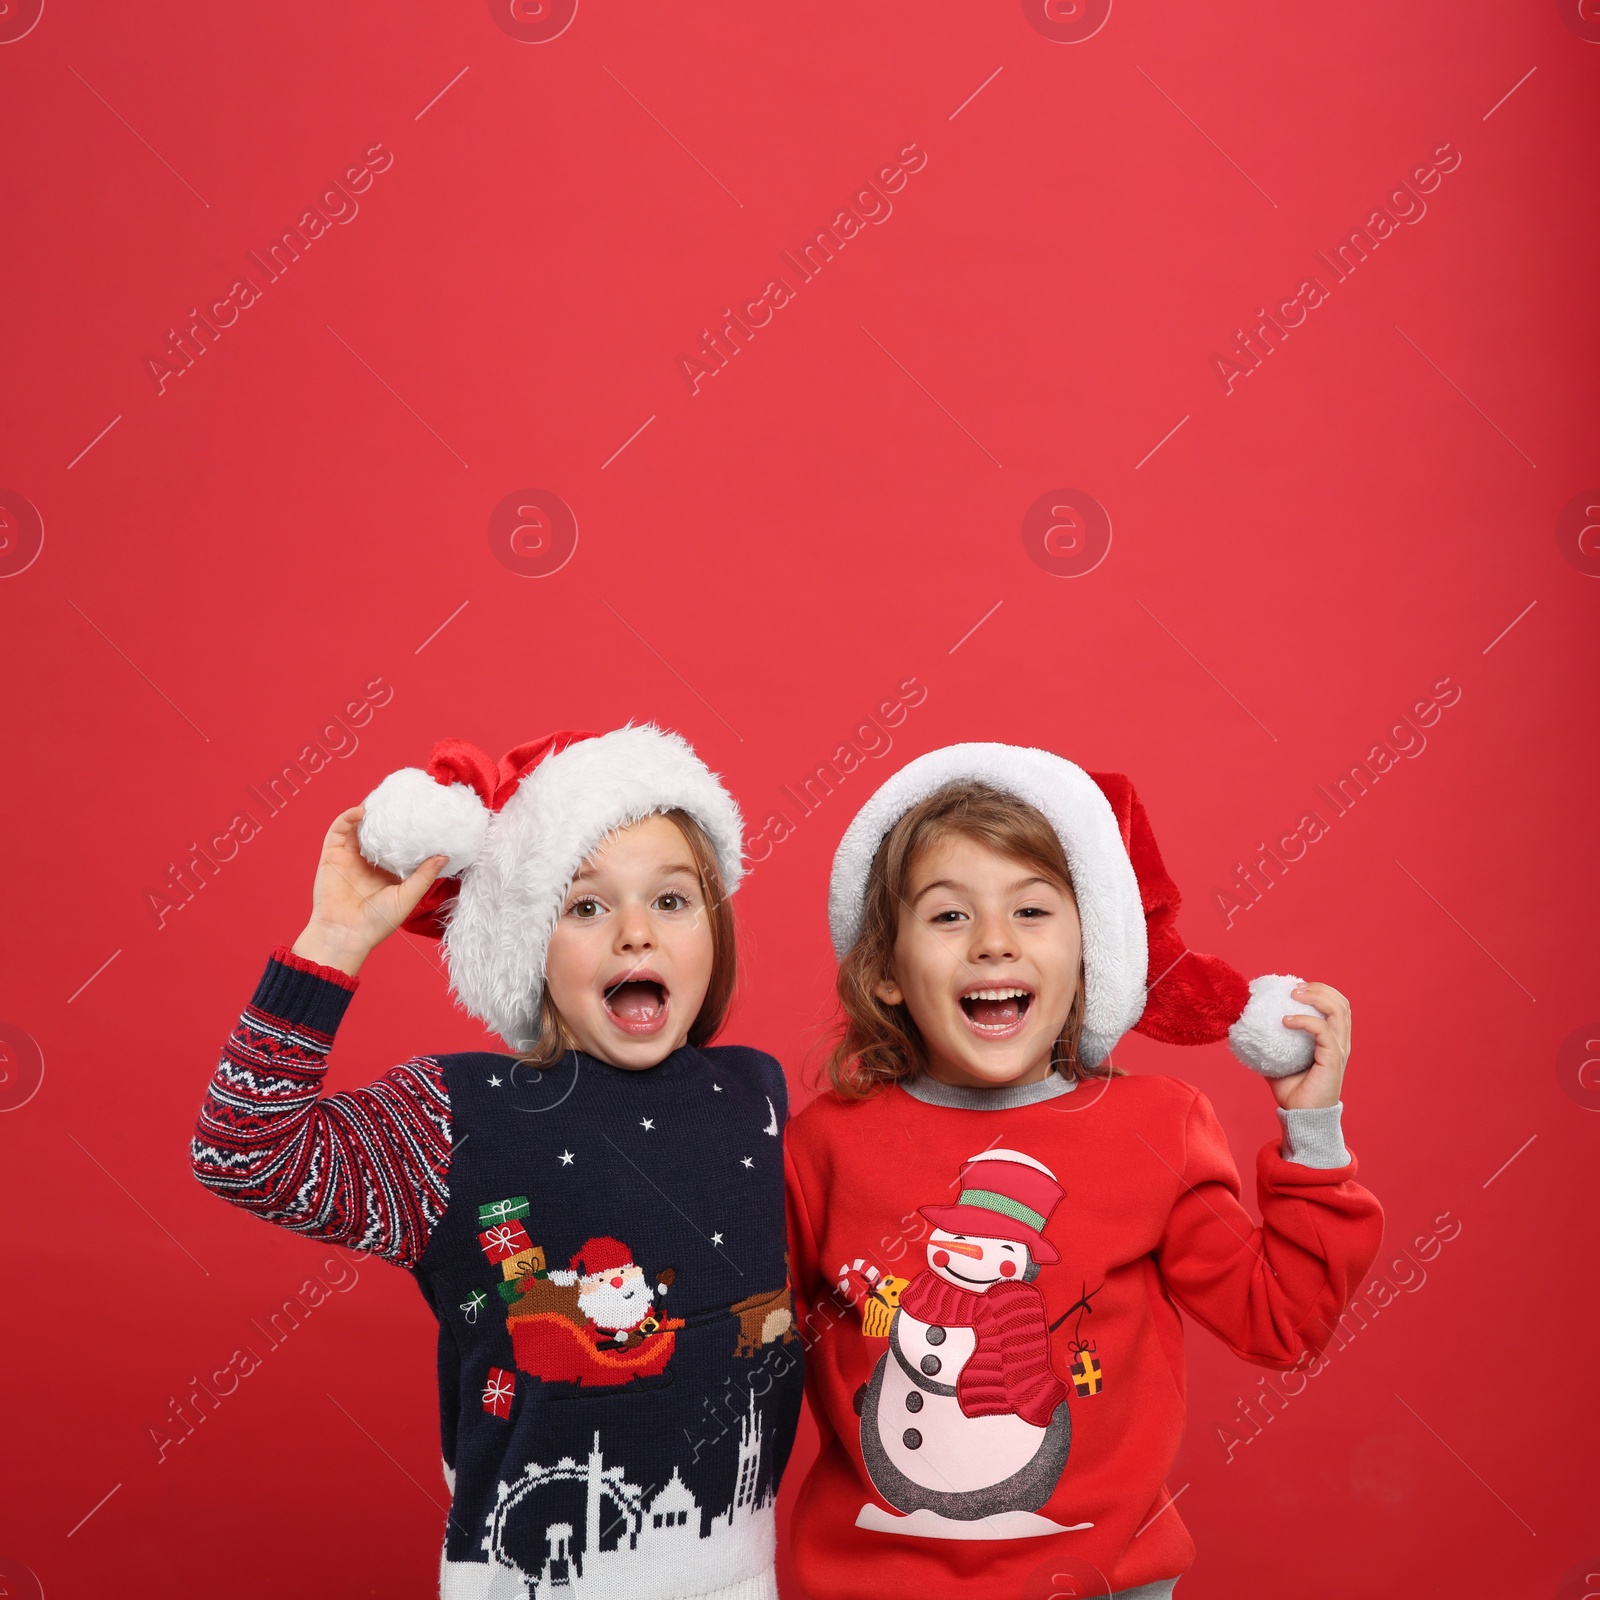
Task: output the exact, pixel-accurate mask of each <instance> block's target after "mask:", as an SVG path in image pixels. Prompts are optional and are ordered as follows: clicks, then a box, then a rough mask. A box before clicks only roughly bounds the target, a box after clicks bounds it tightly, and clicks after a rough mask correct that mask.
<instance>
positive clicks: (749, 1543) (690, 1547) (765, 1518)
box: [452, 1396, 776, 1600]
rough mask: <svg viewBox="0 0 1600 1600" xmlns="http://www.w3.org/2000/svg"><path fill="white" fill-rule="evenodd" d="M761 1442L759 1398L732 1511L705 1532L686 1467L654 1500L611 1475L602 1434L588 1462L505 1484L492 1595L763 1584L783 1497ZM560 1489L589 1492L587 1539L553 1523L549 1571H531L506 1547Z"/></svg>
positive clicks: (534, 1469)
mask: <svg viewBox="0 0 1600 1600" xmlns="http://www.w3.org/2000/svg"><path fill="white" fill-rule="evenodd" d="M761 1443H762V1432H761V1418H760V1415H759V1414H758V1413H757V1411H756V1407H755V1398H754V1396H752V1397H751V1400H750V1405H749V1408H748V1409H747V1411H746V1412H745V1415H744V1418H743V1419H742V1421H741V1423H740V1427H739V1448H738V1457H737V1461H736V1464H735V1468H734V1481H733V1493H732V1501H731V1504H729V1506H728V1509H727V1510H726V1511H724V1512H722V1513H721V1514H720V1515H718V1516H715V1517H712V1518H711V1519H710V1523H709V1526H708V1527H707V1529H706V1531H705V1532H704V1533H702V1532H701V1531H700V1526H701V1520H702V1512H701V1507H700V1504H699V1502H698V1501H697V1500H696V1499H695V1497H694V1495H693V1493H692V1492H691V1491H690V1489H689V1487H688V1485H687V1484H686V1483H684V1481H683V1479H682V1477H681V1476H680V1475H679V1472H678V1469H677V1468H676V1467H674V1468H673V1470H672V1475H671V1477H669V1478H668V1479H667V1481H666V1482H665V1483H664V1484H662V1485H661V1486H660V1487H659V1488H657V1489H656V1490H654V1492H651V1491H650V1490H648V1489H645V1488H642V1487H641V1486H640V1485H638V1484H636V1483H630V1482H629V1481H628V1480H627V1478H626V1477H625V1476H624V1473H623V1469H622V1468H621V1467H616V1466H612V1467H608V1466H606V1464H605V1461H604V1457H603V1454H602V1451H601V1448H600V1435H599V1434H598V1433H596V1434H595V1436H594V1443H593V1445H592V1446H591V1448H590V1451H589V1454H588V1457H587V1458H586V1459H585V1460H582V1461H579V1460H575V1459H574V1458H573V1457H571V1456H563V1457H562V1458H561V1459H560V1460H559V1461H557V1462H555V1463H554V1464H553V1465H551V1466H543V1465H541V1464H540V1463H538V1462H529V1463H528V1465H527V1466H526V1467H525V1468H524V1469H523V1471H522V1473H521V1474H520V1475H519V1476H518V1477H517V1478H516V1479H514V1480H513V1481H512V1482H510V1483H506V1482H502V1483H501V1484H500V1487H499V1492H498V1495H497V1498H496V1502H495V1507H494V1510H493V1511H491V1512H490V1514H489V1516H488V1518H487V1523H488V1532H487V1534H486V1535H485V1536H484V1540H483V1548H484V1549H485V1550H486V1551H487V1552H488V1556H489V1566H490V1569H491V1571H492V1572H493V1573H494V1574H495V1578H494V1580H492V1581H491V1583H490V1585H489V1592H490V1593H491V1594H493V1595H494V1596H495V1600H501V1597H502V1596H503V1597H504V1600H629V1597H633V1596H638V1595H642V1594H698V1593H701V1592H704V1591H708V1590H714V1589H719V1588H722V1587H723V1586H725V1585H728V1584H733V1583H737V1582H739V1581H741V1580H743V1579H746V1578H753V1577H756V1576H757V1575H759V1574H760V1573H762V1572H764V1571H765V1570H766V1569H767V1568H768V1567H769V1566H770V1565H771V1562H772V1559H773V1551H774V1548H775V1544H776V1528H775V1524H774V1518H773V1501H774V1498H775V1496H774V1494H773V1493H772V1491H771V1489H770V1488H769V1489H768V1490H766V1491H765V1492H762V1489H761ZM560 1482H581V1483H582V1484H583V1485H584V1487H585V1493H584V1525H583V1542H582V1544H581V1546H578V1547H576V1548H575V1547H574V1544H573V1535H574V1533H575V1532H576V1531H577V1530H576V1529H575V1528H574V1526H573V1525H572V1524H571V1523H570V1522H551V1523H547V1524H546V1525H545V1528H544V1542H545V1550H544V1559H543V1564H542V1565H541V1567H540V1568H539V1570H538V1571H537V1572H528V1571H525V1570H524V1569H523V1568H522V1567H521V1566H520V1565H519V1564H518V1562H517V1560H516V1559H515V1557H513V1556H512V1555H511V1554H510V1553H509V1552H508V1550H507V1548H506V1546H507V1539H508V1535H509V1534H510V1533H511V1531H512V1529H513V1528H514V1527H515V1525H516V1524H517V1523H518V1522H519V1521H520V1520H521V1519H520V1518H519V1517H518V1516H517V1511H518V1508H519V1507H520V1506H522V1505H523V1503H524V1502H525V1501H527V1500H528V1499H529V1497H530V1496H536V1495H537V1494H538V1491H539V1489H540V1488H541V1487H543V1486H544V1485H547V1484H550V1483H560ZM530 1509H531V1507H530ZM619 1523H620V1524H621V1528H622V1531H621V1532H620V1533H618V1534H617V1537H616V1542H615V1543H614V1544H612V1545H611V1547H610V1548H609V1549H606V1548H602V1544H601V1541H602V1537H603V1536H604V1537H606V1538H609V1537H610V1535H611V1534H612V1532H613V1531H615V1530H616V1529H617V1527H618V1524H619ZM452 1565H454V1563H452Z"/></svg>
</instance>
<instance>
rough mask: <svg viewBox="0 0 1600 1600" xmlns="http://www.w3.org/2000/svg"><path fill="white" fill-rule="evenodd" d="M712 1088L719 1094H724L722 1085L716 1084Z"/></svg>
mask: <svg viewBox="0 0 1600 1600" xmlns="http://www.w3.org/2000/svg"><path fill="white" fill-rule="evenodd" d="M711 1087H712V1088H713V1089H715V1090H716V1092H717V1093H718V1094H721V1093H722V1085H721V1084H720V1083H714V1084H712V1085H711Z"/></svg>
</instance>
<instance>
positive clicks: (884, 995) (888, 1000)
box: [872, 972, 906, 1006]
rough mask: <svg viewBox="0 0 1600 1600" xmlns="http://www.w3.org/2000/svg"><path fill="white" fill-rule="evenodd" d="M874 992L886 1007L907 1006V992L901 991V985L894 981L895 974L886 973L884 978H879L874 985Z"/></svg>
mask: <svg viewBox="0 0 1600 1600" xmlns="http://www.w3.org/2000/svg"><path fill="white" fill-rule="evenodd" d="M872 992H873V993H874V994H875V995H876V996H877V997H878V998H879V999H880V1000H881V1001H883V1003H884V1004H885V1005H886V1006H898V1005H904V1004H905V998H906V997H905V991H904V990H903V989H901V987H900V985H899V984H898V983H896V982H895V981H894V974H893V973H892V972H891V973H885V974H884V976H883V977H881V978H879V979H878V981H877V982H876V983H875V984H873V986H872Z"/></svg>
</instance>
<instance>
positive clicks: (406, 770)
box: [357, 767, 489, 878]
mask: <svg viewBox="0 0 1600 1600" xmlns="http://www.w3.org/2000/svg"><path fill="white" fill-rule="evenodd" d="M366 808H367V809H366V814H365V815H364V816H363V817H362V819H361V825H360V828H359V830H358V834H357V837H358V838H359V840H360V843H361V853H362V855H364V856H365V857H366V858H367V860H368V861H370V862H372V863H373V865H374V866H379V867H382V868H383V869H384V870H385V871H386V872H392V873H395V874H396V875H397V876H398V877H401V878H409V877H410V876H411V874H412V873H413V872H415V871H416V870H417V868H418V867H419V866H421V865H422V863H423V862H424V861H426V860H427V859H428V857H429V856H436V855H440V854H444V855H448V856H449V857H450V859H449V860H448V861H447V862H446V863H445V867H444V871H443V872H442V873H441V874H440V876H441V877H444V878H454V877H458V876H459V875H460V874H461V873H462V872H464V871H465V870H466V869H467V868H468V867H470V866H471V865H472V863H473V862H474V861H476V860H477V859H478V852H479V851H480V850H482V849H483V841H484V838H485V836H486V835H487V833H488V831H489V808H488V807H487V806H486V805H484V803H483V801H482V800H480V799H479V798H478V795H477V792H476V791H475V790H473V789H470V788H468V787H467V785H466V784H464V783H452V784H443V783H435V782H434V780H433V779H432V778H430V777H429V776H428V774H427V773H426V772H424V771H423V770H422V768H421V767H402V768H401V769H400V771H398V772H391V773H390V774H389V776H388V777H387V778H385V779H384V780H383V782H382V783H380V784H379V785H378V787H377V788H376V789H374V790H373V791H372V793H371V794H369V795H368V796H367V799H366Z"/></svg>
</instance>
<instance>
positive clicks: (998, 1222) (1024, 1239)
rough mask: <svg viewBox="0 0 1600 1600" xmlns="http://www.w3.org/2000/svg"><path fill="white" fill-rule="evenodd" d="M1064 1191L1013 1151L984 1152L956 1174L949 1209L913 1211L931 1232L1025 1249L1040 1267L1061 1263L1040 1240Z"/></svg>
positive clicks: (1042, 1167)
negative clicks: (955, 1189)
mask: <svg viewBox="0 0 1600 1600" xmlns="http://www.w3.org/2000/svg"><path fill="white" fill-rule="evenodd" d="M1065 1193H1066V1191H1065V1190H1064V1189H1063V1188H1062V1187H1061V1185H1060V1184H1059V1183H1057V1182H1056V1175H1055V1173H1053V1172H1052V1171H1051V1170H1050V1169H1049V1168H1048V1167H1047V1166H1045V1165H1044V1164H1043V1163H1042V1162H1039V1161H1035V1160H1034V1159H1033V1157H1032V1156H1025V1155H1021V1154H1019V1153H1018V1152H1017V1151H1015V1150H985V1151H984V1152H983V1153H982V1154H981V1155H975V1156H974V1157H973V1158H972V1159H971V1160H970V1161H968V1162H966V1163H964V1164H963V1166H962V1168H961V1193H960V1194H958V1195H957V1196H956V1203H955V1204H954V1205H953V1206H918V1207H917V1210H918V1211H920V1212H921V1213H922V1215H923V1216H925V1217H926V1218H927V1219H928V1221H929V1222H931V1223H932V1224H933V1225H934V1227H936V1228H943V1229H944V1230H945V1231H946V1232H947V1233H965V1234H969V1235H970V1236H971V1237H973V1238H975V1239H1010V1240H1012V1241H1013V1242H1014V1243H1016V1244H1025V1245H1026V1246H1027V1247H1028V1254H1029V1255H1030V1256H1032V1257H1033V1259H1034V1260H1035V1261H1037V1262H1039V1263H1040V1264H1041V1265H1042V1266H1049V1265H1050V1264H1051V1263H1052V1262H1054V1261H1059V1260H1060V1259H1061V1252H1060V1251H1059V1250H1057V1249H1056V1247H1055V1246H1054V1245H1053V1244H1051V1243H1050V1241H1049V1240H1048V1239H1046V1238H1045V1236H1044V1225H1045V1224H1046V1223H1047V1222H1048V1221H1049V1220H1050V1213H1051V1212H1052V1211H1054V1210H1055V1208H1056V1207H1057V1206H1058V1205H1060V1204H1061V1199H1062V1196H1063V1195H1064V1194H1065Z"/></svg>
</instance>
